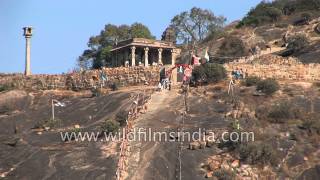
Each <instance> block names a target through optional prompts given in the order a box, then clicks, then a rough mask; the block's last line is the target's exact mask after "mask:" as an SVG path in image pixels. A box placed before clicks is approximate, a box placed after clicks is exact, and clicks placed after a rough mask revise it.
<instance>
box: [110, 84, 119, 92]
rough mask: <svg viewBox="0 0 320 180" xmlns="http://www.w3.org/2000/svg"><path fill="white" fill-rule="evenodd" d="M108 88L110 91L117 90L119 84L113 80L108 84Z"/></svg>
mask: <svg viewBox="0 0 320 180" xmlns="http://www.w3.org/2000/svg"><path fill="white" fill-rule="evenodd" d="M110 88H111V90H112V91H117V90H119V85H118V84H117V83H115V82H114V83H112V84H111V85H110Z"/></svg>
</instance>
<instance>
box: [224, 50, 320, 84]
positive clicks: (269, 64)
mask: <svg viewBox="0 0 320 180" xmlns="http://www.w3.org/2000/svg"><path fill="white" fill-rule="evenodd" d="M224 66H225V68H226V69H227V71H228V73H229V75H230V74H231V71H232V70H236V69H239V70H240V69H242V70H243V72H245V74H246V75H247V76H258V77H261V78H275V79H277V80H303V81H320V64H302V63H301V62H299V60H297V59H295V58H283V57H279V56H275V55H265V56H261V57H259V58H258V59H255V60H253V61H249V62H236V61H235V62H230V63H228V64H225V65H224Z"/></svg>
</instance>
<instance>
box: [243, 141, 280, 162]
mask: <svg viewBox="0 0 320 180" xmlns="http://www.w3.org/2000/svg"><path fill="white" fill-rule="evenodd" d="M238 151H239V155H240V159H241V160H242V161H244V162H246V163H249V164H253V165H276V164H277V158H276V152H275V151H274V150H273V147H272V146H271V145H269V144H265V143H256V142H252V143H247V144H241V145H240V146H239V149H238Z"/></svg>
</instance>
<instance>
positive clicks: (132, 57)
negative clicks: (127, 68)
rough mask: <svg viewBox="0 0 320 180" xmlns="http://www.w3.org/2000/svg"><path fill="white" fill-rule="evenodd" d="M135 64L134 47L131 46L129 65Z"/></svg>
mask: <svg viewBox="0 0 320 180" xmlns="http://www.w3.org/2000/svg"><path fill="white" fill-rule="evenodd" d="M135 65H136V47H135V46H132V47H131V66H135Z"/></svg>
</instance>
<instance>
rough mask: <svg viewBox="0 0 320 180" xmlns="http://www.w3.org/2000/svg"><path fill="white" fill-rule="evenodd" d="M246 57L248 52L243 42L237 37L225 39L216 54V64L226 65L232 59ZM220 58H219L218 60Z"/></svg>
mask: <svg viewBox="0 0 320 180" xmlns="http://www.w3.org/2000/svg"><path fill="white" fill-rule="evenodd" d="M246 55H248V50H247V48H246V46H245V44H244V43H243V41H242V40H241V39H239V38H237V37H233V36H229V37H226V38H225V40H224V41H223V42H222V44H221V46H220V47H219V50H218V52H217V56H218V59H217V60H218V62H220V63H227V62H229V61H231V60H233V59H234V57H242V56H246ZM219 57H221V58H219Z"/></svg>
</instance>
